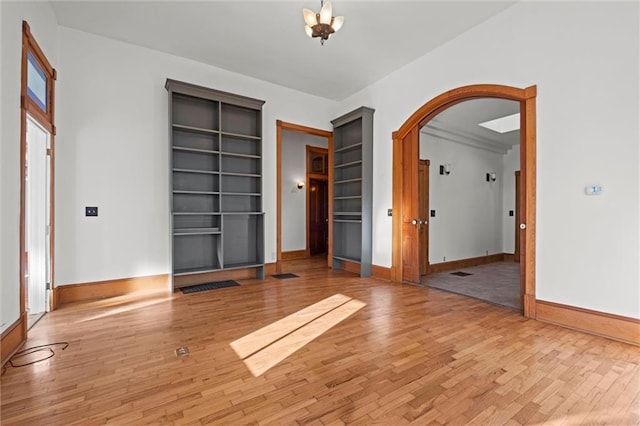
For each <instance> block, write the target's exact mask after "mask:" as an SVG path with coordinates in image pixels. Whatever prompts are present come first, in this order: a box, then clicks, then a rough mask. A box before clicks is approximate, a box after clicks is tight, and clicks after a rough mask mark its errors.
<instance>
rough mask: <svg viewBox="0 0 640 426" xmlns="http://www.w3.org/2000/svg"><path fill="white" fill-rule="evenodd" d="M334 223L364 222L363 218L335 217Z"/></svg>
mask: <svg viewBox="0 0 640 426" xmlns="http://www.w3.org/2000/svg"><path fill="white" fill-rule="evenodd" d="M333 222H334V223H362V221H361V220H356V219H334V220H333Z"/></svg>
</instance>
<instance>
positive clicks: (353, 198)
mask: <svg viewBox="0 0 640 426" xmlns="http://www.w3.org/2000/svg"><path fill="white" fill-rule="evenodd" d="M361 198H362V195H351V196H348V197H333V199H334V200H359V199H361Z"/></svg>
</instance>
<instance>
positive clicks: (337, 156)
mask: <svg viewBox="0 0 640 426" xmlns="http://www.w3.org/2000/svg"><path fill="white" fill-rule="evenodd" d="M373 112H374V110H373V109H371V108H367V107H361V108H358V109H356V110H355V111H352V112H350V113H348V114H345V115H343V116H342V117H339V118H336V119H335V120H333V121H332V122H331V123H332V124H333V138H334V139H333V140H334V145H333V215H332V221H333V260H332V263H333V267H334V268H344V269H348V270H350V271H354V270H359V271H360V275H361V276H363V277H368V276H370V275H371V233H372V225H371V216H372V210H371V209H372V207H371V206H372V188H373Z"/></svg>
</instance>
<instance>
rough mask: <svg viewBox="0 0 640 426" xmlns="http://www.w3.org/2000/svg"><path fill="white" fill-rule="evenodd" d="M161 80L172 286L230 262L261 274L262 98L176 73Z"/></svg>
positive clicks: (206, 277)
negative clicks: (184, 78)
mask: <svg viewBox="0 0 640 426" xmlns="http://www.w3.org/2000/svg"><path fill="white" fill-rule="evenodd" d="M165 87H166V88H167V90H168V92H169V122H170V132H169V133H170V150H171V152H170V156H169V158H170V162H171V165H170V171H171V232H172V239H171V240H172V264H173V283H174V288H178V287H181V286H182V285H183V283H188V284H195V283H198V282H209V281H212V280H215V273H217V272H221V271H225V270H231V269H241V268H253V269H255V271H256V275H257V276H258V277H260V278H264V213H263V212H262V136H261V131H262V105H263V104H264V101H260V100H257V99H251V98H246V97H243V96H237V95H233V94H230V93H225V92H220V91H217V90H213V89H208V88H205V87H201V86H196V85H192V84H189V83H183V82H179V81H175V80H167V83H166V86H165ZM186 276H189V278H188V279H187V280H182V279H180V277H186ZM184 285H186V284H184Z"/></svg>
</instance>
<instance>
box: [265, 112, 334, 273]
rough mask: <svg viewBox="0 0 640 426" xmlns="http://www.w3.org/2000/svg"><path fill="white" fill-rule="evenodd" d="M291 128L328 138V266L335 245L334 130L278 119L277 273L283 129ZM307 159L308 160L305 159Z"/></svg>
mask: <svg viewBox="0 0 640 426" xmlns="http://www.w3.org/2000/svg"><path fill="white" fill-rule="evenodd" d="M283 130H290V131H294V132H301V133H306V134H309V135H315V136H321V137H324V138H327V149H328V154H329V158H328V161H329V164H328V165H327V167H328V169H329V170H328V172H329V173H328V175H329V177H328V181H329V192H328V198H329V206H328V209H329V245H328V247H327V267H331V257H332V251H331V250H332V249H331V248H332V246H333V241H332V240H333V237H332V235H333V225H332V220H331V215H332V212H333V185H332V184H331V183H332V182H333V132H330V131H328V130H321V129H316V128H313V127H307V126H302V125H300V124H294V123H288V122H286V121H282V120H276V188H277V190H276V273H278V274H279V273H281V272H282V131H283ZM305 161H306V160H305Z"/></svg>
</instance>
